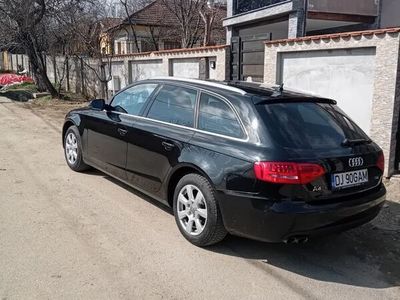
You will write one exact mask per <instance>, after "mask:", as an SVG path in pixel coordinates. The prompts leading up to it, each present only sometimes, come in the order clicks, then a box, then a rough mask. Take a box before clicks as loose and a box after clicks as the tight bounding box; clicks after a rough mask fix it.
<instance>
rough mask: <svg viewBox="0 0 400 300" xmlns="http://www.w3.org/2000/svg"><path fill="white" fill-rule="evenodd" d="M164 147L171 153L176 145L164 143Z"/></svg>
mask: <svg viewBox="0 0 400 300" xmlns="http://www.w3.org/2000/svg"><path fill="white" fill-rule="evenodd" d="M162 145H163V146H164V148H165V150H167V151H171V150H172V149H173V148H174V147H175V145H174V144H172V143H168V142H162Z"/></svg>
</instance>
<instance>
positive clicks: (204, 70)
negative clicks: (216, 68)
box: [199, 57, 210, 80]
mask: <svg viewBox="0 0 400 300" xmlns="http://www.w3.org/2000/svg"><path fill="white" fill-rule="evenodd" d="M209 78H210V70H209V60H208V58H207V57H202V58H200V60H199V79H201V80H206V79H209Z"/></svg>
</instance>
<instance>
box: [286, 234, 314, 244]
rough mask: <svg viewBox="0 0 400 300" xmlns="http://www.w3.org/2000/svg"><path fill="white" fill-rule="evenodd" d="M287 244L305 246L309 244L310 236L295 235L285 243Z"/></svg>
mask: <svg viewBox="0 0 400 300" xmlns="http://www.w3.org/2000/svg"><path fill="white" fill-rule="evenodd" d="M284 242H285V243H286V244H305V243H307V242H308V236H305V235H295V236H291V237H289V238H288V239H287V240H285V241H284Z"/></svg>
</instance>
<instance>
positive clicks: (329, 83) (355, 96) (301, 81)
mask: <svg viewBox="0 0 400 300" xmlns="http://www.w3.org/2000/svg"><path fill="white" fill-rule="evenodd" d="M280 74H281V82H283V83H284V84H285V87H287V88H293V89H296V90H302V91H306V92H312V93H315V94H317V95H320V96H324V97H328V98H332V99H335V100H337V102H338V105H339V106H340V108H342V109H343V110H344V111H345V112H346V113H347V114H348V115H349V116H350V117H351V118H352V119H353V120H354V121H355V122H356V123H357V124H358V125H359V126H360V127H361V128H362V129H363V130H364V131H365V132H367V133H369V132H370V128H371V115H372V97H373V85H374V75H375V48H360V49H351V50H327V51H311V52H293V53H283V54H281V69H280Z"/></svg>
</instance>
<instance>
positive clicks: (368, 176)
mask: <svg viewBox="0 0 400 300" xmlns="http://www.w3.org/2000/svg"><path fill="white" fill-rule="evenodd" d="M62 139H63V145H64V149H65V157H66V161H67V163H68V165H69V167H70V168H71V169H72V170H75V171H84V170H86V169H87V168H88V167H89V166H91V167H94V168H96V169H99V170H101V171H103V172H104V173H106V174H109V175H110V176H113V177H115V178H118V179H119V180H121V181H122V182H124V183H126V184H128V185H130V186H132V187H134V188H135V189H137V190H139V191H141V192H143V193H145V194H147V195H149V196H151V197H153V198H155V199H157V200H159V201H161V202H162V203H164V204H166V205H169V206H171V207H172V208H173V212H174V215H175V220H176V223H177V225H178V228H179V230H180V231H181V233H182V234H183V236H184V237H185V238H186V239H187V240H189V241H190V242H191V243H193V244H195V245H198V246H207V245H211V244H215V243H217V242H219V241H221V240H222V239H224V237H225V236H226V234H227V233H231V234H234V235H239V236H244V237H248V238H252V239H257V240H261V241H268V242H281V241H284V242H305V241H307V239H308V238H309V237H310V236H317V235H321V234H326V233H328V232H337V231H343V230H346V229H349V228H352V227H355V226H358V225H361V224H364V223H366V222H368V221H370V220H372V219H373V218H374V217H375V216H376V215H377V214H378V213H379V211H380V209H381V207H382V205H383V202H384V199H385V193H386V190H385V187H384V185H383V183H382V177H383V171H384V158H383V154H382V150H381V149H380V148H379V147H378V146H377V145H376V144H375V143H374V142H372V141H371V140H370V139H369V138H368V136H367V135H366V134H365V133H364V132H363V131H362V130H361V129H360V128H359V127H358V126H357V125H356V124H355V123H354V122H353V121H352V120H351V119H350V118H349V117H348V116H346V114H345V113H344V112H343V111H341V110H340V109H339V108H338V107H337V106H336V102H335V101H333V100H330V99H324V98H319V97H314V96H310V95H304V94H300V93H296V92H290V91H287V90H285V89H283V87H282V86H281V87H268V86H265V85H262V84H255V83H248V82H207V81H199V80H186V79H177V78H159V79H153V80H145V81H141V82H137V83H135V84H134V85H131V86H129V87H128V88H126V89H124V90H122V91H121V92H119V93H118V94H116V95H115V96H114V97H113V99H112V100H111V102H110V103H109V104H106V103H105V101H104V100H93V101H92V102H91V104H90V105H89V107H87V108H83V109H76V110H73V111H71V112H70V113H68V114H67V116H66V119H65V124H64V127H63V131H62Z"/></svg>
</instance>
